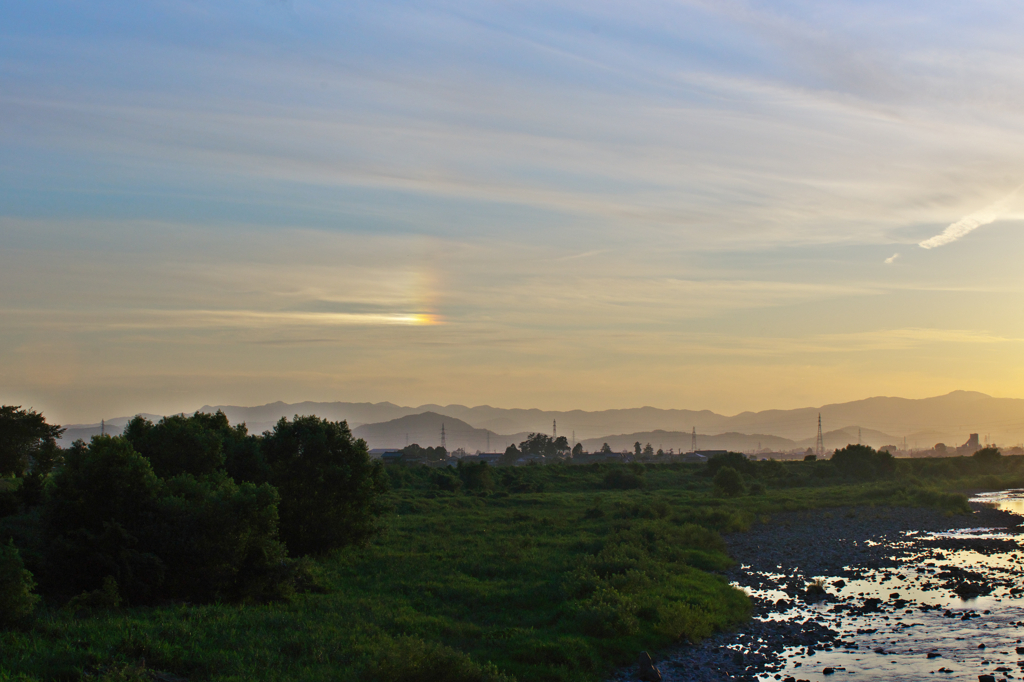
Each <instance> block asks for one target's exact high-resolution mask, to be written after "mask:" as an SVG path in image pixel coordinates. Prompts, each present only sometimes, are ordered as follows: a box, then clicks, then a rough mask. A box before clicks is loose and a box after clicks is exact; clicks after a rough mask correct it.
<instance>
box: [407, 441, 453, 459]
mask: <svg viewBox="0 0 1024 682" xmlns="http://www.w3.org/2000/svg"><path fill="white" fill-rule="evenodd" d="M401 453H402V455H403V458H406V457H408V458H411V459H421V460H423V461H424V462H443V461H444V460H446V459H448V451H447V450H445V449H444V448H442V447H441V446H440V445H438V446H437V447H435V448H430V447H427V448H424V447H420V446H419V444H417V443H413V444H412V445H406V446H405V447H404V448H402V449H401Z"/></svg>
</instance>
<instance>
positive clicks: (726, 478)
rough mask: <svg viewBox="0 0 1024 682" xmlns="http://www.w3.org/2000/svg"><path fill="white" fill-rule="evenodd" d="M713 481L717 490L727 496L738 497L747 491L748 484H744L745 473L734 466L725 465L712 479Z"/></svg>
mask: <svg viewBox="0 0 1024 682" xmlns="http://www.w3.org/2000/svg"><path fill="white" fill-rule="evenodd" d="M712 483H713V484H714V486H715V492H716V493H717V494H719V495H724V496H725V497H736V496H738V495H742V494H743V493H744V492H746V486H745V485H744V484H743V474H741V473H740V472H738V471H736V470H735V469H733V468H732V467H727V466H724V467H722V468H720V469H719V470H718V473H717V474H715V477H714V478H713V479H712Z"/></svg>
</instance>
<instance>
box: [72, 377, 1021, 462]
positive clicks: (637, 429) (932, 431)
mask: <svg viewBox="0 0 1024 682" xmlns="http://www.w3.org/2000/svg"><path fill="white" fill-rule="evenodd" d="M217 409H221V410H223V411H224V412H225V414H227V416H228V419H230V420H231V422H232V423H238V422H245V423H246V424H248V426H249V431H250V433H260V432H262V431H264V430H266V429H269V428H272V427H273V425H274V423H275V422H276V421H277V420H278V419H280V418H281V417H292V416H294V415H296V414H299V415H306V414H316V415H318V416H321V417H324V418H327V419H332V420H341V419H346V420H348V423H349V426H351V427H353V428H357V427H360V426H362V425H364V424H381V423H384V422H390V421H392V420H395V419H400V418H402V417H408V416H411V415H418V414H424V413H428V412H429V413H433V414H435V415H439V416H442V417H444V418H446V419H449V418H454V419H457V420H459V422H461V423H464V424H466V425H467V427H468V428H470V429H473V430H474V432H473V433H472V434H470V432H467V438H471V440H467V441H466V442H465V443H462V442H460V441H459V440H458V438H459V437H458V436H457V437H455V440H451V439H449V445H450V449H454V448H455V447H460V446H461V447H466V448H467V449H472V450H475V449H478V448H479V449H484V448H485V447H486V433H487V432H490V433H492V434H495V436H492V444H491V449H492V450H497V449H498V447H496V446H495V444H494V442H493V438H494V437H496V435H497V434H506V435H504V436H501V437H499V444H500V443H504V442H505V440H508V441H509V442H518V441H519V440H522V438H521V437H520V436H524V435H525V434H527V433H529V432H531V431H534V432H542V433H551V427H552V421H556V420H557V422H558V433H559V434H561V435H564V436H569V437H571V436H572V435H573V432H575V435H576V439H577V440H580V441H584V442H586V443H589V442H590V441H592V440H600V441H601V442H604V440H605V439H607V438H610V437H613V436H612V434H623V435H622V437H623V438H633V439H634V441H631V442H630V445H632V442H635V441H636V440H640V434H647V433H650V434H652V436H651V437H652V438H653V437H654V436H653V432H655V431H664V432H674V433H676V434H683V438H682V440H678V438H679V436H678V435H677V436H673V438H676V439H677V441H676V443H677V444H676V445H674V446H673V445H668V444H666V445H665V447H666V448H667V447H676V448H678V447H679V446H680V445H682V446H684V448H685V449H689V433H690V431H691V429H693V428H694V427H696V429H697V432H698V433H699V434H721V435H723V436H724V435H726V434H739V435H744V436H745V435H749V434H762V435H761V436H756V435H752V436H751V438H753V439H757V438H761V442H762V446H763V447H772V448H774V446H770V445H767V444H766V443H767V442H768V441H767V439H768V437H777V438H782V439H787V440H790V441H792V442H793V443H794V446H793V447H809V446H813V445H814V440H815V435H816V432H817V427H818V414H819V413H820V414H821V419H822V426H823V428H824V431H825V432H826V437H825V445H826V447H827V448H831V447H838V446H841V445H845V444H846V443H844V442H839V441H843V440H846V441H847V442H856V436H855V433H856V429H857V428H858V427H859V428H860V429H861V432H862V440H863V442H865V443H867V444H870V445H873V446H876V447H877V446H880V445H889V444H893V445H901V444H902V441H903V438H904V437H905V438H906V439H907V445H908V446H911V447H914V446H917V447H921V448H925V447H931V446H932V445H934V444H935V443H937V442H944V443H946V444H947V445H959V444H961V443H963V442H965V441H966V440H967V437H968V434H970V433H979V434H981V435H982V439H983V440H984V438H985V437H986V436H989V437H990V439H991V440H992V441H994V442H996V443H999V444H1007V445H1009V444H1016V443H1019V442H1021V441H1022V440H1024V400H1020V399H1012V398H992V397H990V396H987V395H985V394H983V393H975V392H971V391H954V392H953V393H949V394H947V395H944V396H938V397H935V398H924V399H919V400H914V399H907V398H888V397H878V398H867V399H865V400H857V401H853V402H849V403H838V404H833V405H825V406H823V407H820V408H819V407H806V408H800V409H795V410H765V411H763V412H742V413H740V414H737V415H733V416H724V415H720V414H715V413H714V412H710V411H708V410H700V411H694V410H662V409H658V408H654V407H639V408H631V409H623V410H600V411H595V412H585V411H583V410H571V411H567V412H555V411H546V410H536V409H504V408H497V407H490V406H487V405H483V406H479V407H466V406H464V405H445V406H442V405H421V406H419V407H403V406H400V405H395V404H392V403H343V402H332V403H315V402H305V403H294V404H287V403H282V402H277V403H271V404H268V405H261V406H258V407H238V406H232V405H220V406H211V405H206V406H203V407H202V408H201V409H200V411H201V412H214V411H216V410H217ZM126 420H127V418H121V419H112V420H109V422H108V423H111V424H115V425H117V424H123V422H124V421H126ZM453 424H454V422H453ZM98 426H99V425H72V427H70V428H82V429H86V430H87V429H95V432H96V433H98V432H99V428H98ZM436 426H437V436H436V440H435V441H434V442H424V443H420V445H424V446H427V445H437V444H439V443H440V424H436ZM396 428H397V429H398V430H394V431H393V433H392V434H391V435H387V436H386V438H387V440H386V441H384V440H381V441H380V442H381V443H383V444H381V445H378V444H377V443H376V439H384V438H385V433H391V431H392V430H391V429H390V427H389V428H383V429H382V430H379V431H376V432H374V436H373V439H372V440H371V439H370V438H368V439H367V440H368V441H370V442H371V445H373V446H374V447H396V446H401V445H404V444H405V431H404V430H401V429H404V428H405V427H404V426H399V427H396ZM424 428H427V427H426V426H424ZM430 428H433V426H431V427H430ZM851 429H852V431H851ZM428 430H429V429H428ZM446 430H447V427H446ZM837 430H842V431H843V433H844V435H842V436H840V435H838V434H836V436H835V437H836V439H837V444H836V445H833V444H832V443H831V442H830V440H831V438H832V436H831V434H832V433H833V432H835V431H837ZM475 431H480V432H481V433H482V434H484V441H483V443H481V444H479V445H478V444H476V443H478V438H479V436H478V435H477V434H475ZM84 432H85V431H82V433H84ZM410 433H412V432H411V431H410ZM630 434H632V435H630ZM429 435H430V434H429V433H428V432H427V431H424V432H423V436H422V439H423V440H426V439H427V438H428V436H429ZM410 438H412V436H411V435H410ZM663 438H665V437H663ZM666 439H667V438H666ZM65 440H66V439H65ZM410 442H413V441H410ZM645 442H647V441H645ZM651 442H652V444H654V445H656V444H655V443H653V441H651ZM744 442H746V440H744ZM598 444H599V445H600V443H598ZM756 445H757V443H756V440H755V442H754V444H753V447H752V448H749V449H753V448H756ZM502 447H503V446H502ZM701 447H702V448H703V447H704V446H703V445H701ZM708 448H709V449H712V448H711V445H710V441H709V445H708ZM713 449H718V448H713ZM745 449H747V448H745Z"/></svg>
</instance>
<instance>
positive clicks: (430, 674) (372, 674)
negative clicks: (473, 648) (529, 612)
mask: <svg viewBox="0 0 1024 682" xmlns="http://www.w3.org/2000/svg"><path fill="white" fill-rule="evenodd" d="M381 648H382V652H381V654H380V655H379V656H378V657H377V658H376V660H374V661H373V662H372V663H370V664H369V665H368V666H367V667H366V668H365V669H364V670H363V673H362V675H361V676H360V677H361V679H363V680H364V681H365V682H380V681H382V680H387V681H388V682H515V678H513V677H511V676H509V675H505V674H502V673H501V672H499V671H498V669H497V668H495V667H494V666H493V665H490V664H481V663H477V662H476V661H474V660H473V659H472V658H470V657H469V656H468V655H466V654H464V653H462V652H461V651H457V650H455V649H453V648H451V647H448V646H445V645H443V644H438V643H435V642H425V641H423V640H422V639H418V638H415V637H403V638H401V639H398V640H392V641H389V642H386V643H384V645H383V646H382V647H381Z"/></svg>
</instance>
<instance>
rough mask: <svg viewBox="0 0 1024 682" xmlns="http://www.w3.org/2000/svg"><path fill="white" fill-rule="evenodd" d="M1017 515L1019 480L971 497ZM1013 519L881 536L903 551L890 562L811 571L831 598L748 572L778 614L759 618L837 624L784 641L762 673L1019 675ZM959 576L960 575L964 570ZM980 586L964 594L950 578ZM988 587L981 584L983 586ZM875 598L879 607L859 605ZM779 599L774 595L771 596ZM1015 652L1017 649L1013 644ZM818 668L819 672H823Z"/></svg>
mask: <svg viewBox="0 0 1024 682" xmlns="http://www.w3.org/2000/svg"><path fill="white" fill-rule="evenodd" d="M972 502H983V503H986V504H991V505H993V506H996V507H998V508H999V509H1002V510H1005V511H1009V512H1013V513H1017V514H1020V515H1022V516H1024V489H1017V490H1006V491H1000V492H997V493H984V494H982V495H978V496H977V497H975V498H973V499H972ZM1018 530H1021V529H1019V528H1011V529H994V528H974V529H961V530H957V531H955V532H943V533H922V532H918V531H912V532H909V533H903V534H901V535H900V536H898V537H892V538H889V539H887V544H888V545H889V546H891V547H893V548H894V550H895V549H897V548H901V549H903V550H909V552H906V551H904V552H896V551H894V556H897V557H902V558H901V559H900V560H899V562H900V563H899V565H898V566H897V567H894V568H880V569H864V568H861V567H857V566H850V567H846V568H845V569H844V571H843V573H844V575H842V576H799V579H800V580H801V581H810V580H813V579H816V578H820V579H821V580H823V581H824V583H825V585H826V588H827V591H828V593H829V594H830V595H832V598H831V599H830V601H828V602H819V603H805V602H803V601H800V600H799V599H793V598H792V597H791V595H790V594H787V592H786V590H785V589H784V588H785V586H786V583H787V581H789V582H791V581H792V580H793V578H794V576H787V575H782V574H773V573H769V572H764V573H758V572H754V571H749V572H748V575H750V576H751V583H752V584H758V585H764V586H766V588H767V589H761V590H758V589H750V588H744V589H745V590H746V591H747V592H748V593H749V594H751V595H752V596H755V597H759V598H761V599H764V600H768V601H771V602H776V603H779V604H781V605H782V606H781V611H780V612H779V613H772V614H769V615H766V616H763V617H761V620H788V621H793V622H805V621H807V620H813V621H815V622H817V623H819V624H821V625H824V626H826V627H828V628H830V629H832V630H834V631H836V632H838V633H840V641H839V642H837V643H834V644H831V645H830V644H827V643H823V644H822V645H820V646H813V645H812V646H807V645H801V646H792V647H788V648H787V649H786V650H785V656H784V661H785V662H784V665H783V666H782V667H781V668H779V669H777V670H772V671H771V672H770V673H767V674H764V675H762V676H761V678H760V679H762V680H765V681H766V682H767V681H768V680H785V679H796V680H809V681H815V682H816V681H822V682H824V681H825V680H836V679H847V678H850V679H861V680H893V681H894V682H903V681H906V682H910V681H911V680H922V679H941V680H956V681H958V682H960V681H963V682H966V681H968V680H970V681H971V682H973V681H974V680H977V679H978V678H979V676H980V675H986V674H987V675H993V676H994V678H995V679H996V680H1016V679H1020V678H1021V677H1024V653H1022V654H1021V655H1018V653H1017V651H1018V649H1017V648H1018V647H1022V642H1021V638H1022V637H1024V598H1022V593H1024V590H1022V589H1021V588H1020V587H1019V586H1020V585H1021V584H1022V583H1021V581H1020V574H1021V565H1022V562H1024V558H1022V554H1021V552H1020V551H1018V549H1017V544H1018V543H1024V534H1021V533H1018V532H1017V531H1018ZM965 576H966V577H965ZM964 584H972V585H976V586H979V587H980V589H982V590H983V591H982V593H976V594H971V593H970V591H969V590H963V589H961V593H962V594H965V595H966V596H967V597H969V598H962V597H961V596H958V594H957V593H956V592H954V591H953V590H954V585H961V586H962V585H964ZM986 592H987V593H986ZM871 599H875V600H878V610H874V609H871V608H869V609H865V608H864V605H865V604H867V603H869V602H868V601H867V600H871ZM780 600H781V601H780ZM1020 651H1021V652H1024V648H1021V649H1020ZM826 671H827V672H826Z"/></svg>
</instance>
